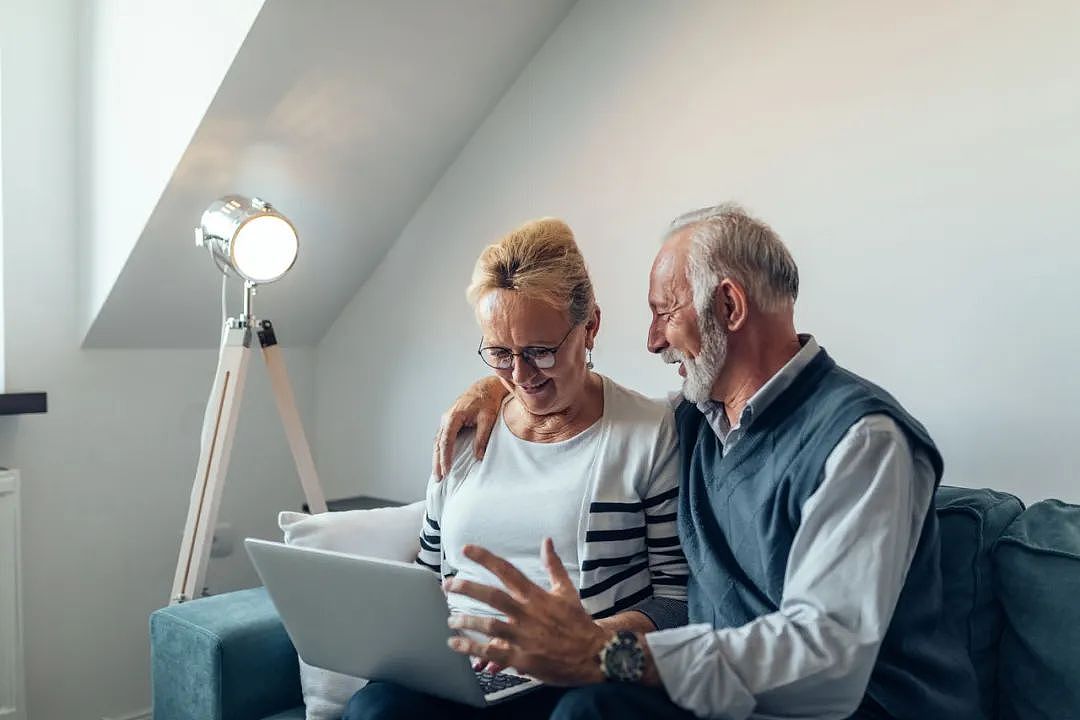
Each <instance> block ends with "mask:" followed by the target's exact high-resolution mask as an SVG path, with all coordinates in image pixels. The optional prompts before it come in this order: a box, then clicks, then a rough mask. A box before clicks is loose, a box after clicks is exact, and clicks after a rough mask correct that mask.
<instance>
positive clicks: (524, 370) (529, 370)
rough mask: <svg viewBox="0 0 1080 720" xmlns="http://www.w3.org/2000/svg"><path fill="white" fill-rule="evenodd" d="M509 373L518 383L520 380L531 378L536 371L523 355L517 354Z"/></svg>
mask: <svg viewBox="0 0 1080 720" xmlns="http://www.w3.org/2000/svg"><path fill="white" fill-rule="evenodd" d="M511 373H512V377H513V378H514V382H516V383H519V384H520V383H521V382H522V381H524V380H528V379H529V378H531V377H532V376H533V375H534V374H535V373H536V368H534V367H533V366H532V364H531V363H530V362H529V361H528V360H526V359H525V358H524V357H523V356H521V355H518V356H516V357H515V358H514V367H513V370H512V371H511Z"/></svg>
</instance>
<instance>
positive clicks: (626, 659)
mask: <svg viewBox="0 0 1080 720" xmlns="http://www.w3.org/2000/svg"><path fill="white" fill-rule="evenodd" d="M634 650H636V648H629V647H625V646H620V647H619V648H618V649H617V650H616V651H615V652H614V653H613V655H614V657H612V658H611V674H612V675H614V676H616V677H619V678H623V677H627V676H633V674H634V673H635V672H637V668H638V665H639V664H640V658H638V657H637V653H635V652H634Z"/></svg>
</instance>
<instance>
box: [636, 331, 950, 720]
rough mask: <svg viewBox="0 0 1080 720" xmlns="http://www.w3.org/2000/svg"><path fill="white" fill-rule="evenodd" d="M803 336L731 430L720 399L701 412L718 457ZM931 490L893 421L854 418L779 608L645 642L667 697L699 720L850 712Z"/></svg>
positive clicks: (833, 458)
mask: <svg viewBox="0 0 1080 720" xmlns="http://www.w3.org/2000/svg"><path fill="white" fill-rule="evenodd" d="M800 340H801V341H802V342H803V347H802V349H801V350H800V351H799V352H798V353H797V354H796V355H795V357H793V358H792V359H791V360H790V361H789V362H788V363H787V364H786V365H785V366H784V367H783V368H781V370H780V371H779V372H778V373H776V375H774V376H773V377H772V378H770V379H769V381H768V382H766V383H765V385H764V386H762V388H761V389H760V390H758V392H757V393H755V394H754V396H753V397H752V398H750V401H749V402H748V403H747V405H746V408H745V409H744V410H743V412H742V415H741V416H740V420H739V423H738V424H736V426H735V427H729V423H728V421H727V416H726V415H725V413H724V408H723V406H722V405H721V404H720V403H707V404H703V405H699V409H701V411H702V412H703V413H704V414H705V415H706V417H707V419H708V421H709V424H710V426H711V427H712V428H713V430H714V431H715V432H716V434H717V436H718V437H719V438H720V439H721V441H722V442H723V445H724V448H723V449H724V452H725V453H727V452H729V451H730V450H731V448H732V447H734V445H735V444H737V443H738V442H739V440H740V438H741V437H742V434H743V430H742V428H744V427H745V426H746V425H748V424H749V421H750V419H751V418H752V417H753V416H754V414H755V413H761V412H762V410H764V409H765V407H766V406H767V405H768V404H769V403H770V402H772V401H773V400H774V399H775V398H776V397H777V396H778V395H779V394H780V393H781V392H782V391H783V390H784V389H786V388H787V387H788V386H789V385H790V384H791V382H792V381H793V380H794V379H795V377H796V376H797V375H798V374H799V372H801V371H802V370H803V369H804V368H805V367H806V366H807V364H809V362H810V361H811V360H812V359H813V357H814V356H815V355H816V354H817V353H818V352H819V351H820V348H819V347H818V344H817V343H816V342H815V341H814V339H813V338H812V337H810V336H806V335H803V336H800ZM681 399H682V398H681V396H679V395H675V396H674V397H673V398H672V401H673V402H675V401H681ZM934 486H935V477H934V469H933V466H932V465H931V463H930V458H929V457H928V456H927V455H926V453H925V452H923V451H922V450H917V451H913V450H912V447H911V444H910V443H909V441H908V439H907V436H906V435H905V434H904V432H903V431H902V430H901V428H900V426H899V425H897V424H896V422H895V421H894V420H893V419H892V418H890V417H889V416H887V415H882V414H873V415H867V416H865V417H864V418H862V419H861V420H859V421H858V422H857V423H855V424H854V425H853V426H852V427H851V428H850V429H849V430H848V432H847V433H846V434H845V435H844V437H843V438H842V439H841V440H840V442H839V443H838V444H837V446H836V447H835V448H834V449H833V451H832V452H831V453H830V454H829V456H828V458H827V460H826V462H825V473H824V478H823V480H822V482H821V485H820V486H819V487H818V489H817V491H815V493H814V494H813V495H812V496H811V497H810V499H809V500H807V502H806V504H805V505H804V506H803V513H802V523H801V524H800V526H799V528H798V530H797V532H796V533H795V538H794V540H793V542H792V545H791V552H790V555H789V556H788V562H787V567H786V570H785V574H784V591H783V595H782V598H781V601H780V609H779V610H778V611H777V612H774V613H770V614H768V615H764V616H762V617H759V618H757V619H755V620H752V621H751V622H749V623H747V624H746V625H743V626H742V627H731V628H714V627H713V626H712V625H709V624H697V625H688V626H685V627H681V628H674V629H671V630H662V631H657V632H653V633H649V634H648V635H646V636H645V639H646V642H647V643H648V646H649V649H650V651H651V652H652V655H653V659H654V660H655V663H656V667H657V670H658V671H659V674H660V679H661V681H662V682H663V684H664V688H665V689H666V690H667V692H668V695H669V696H670V697H671V699H672V701H673V702H675V703H676V704H677V705H679V706H680V707H683V708H685V709H687V710H689V711H691V712H693V713H694V714H695V715H698V716H699V717H720V718H732V719H734V720H742V719H743V718H753V719H755V720H773V719H777V718H785V719H787V718H802V719H805V720H811V719H813V720H826V719H830V718H837V719H841V718H847V717H849V716H850V715H851V714H852V713H853V712H855V710H856V709H857V708H858V706H859V704H860V703H861V702H862V699H863V696H864V694H865V692H866V686H867V683H868V682H869V680H870V674H871V671H872V670H873V667H874V663H875V661H876V659H877V654H878V649H879V647H880V645H881V642H882V640H883V638H884V637H885V632H886V631H887V630H888V627H889V623H890V621H891V619H892V614H893V611H894V609H895V607H896V603H897V600H898V598H899V596H900V591H901V589H902V588H903V585H904V578H905V577H906V575H907V571H908V568H909V567H910V565H911V560H912V558H913V557H914V555H915V549H916V545H917V544H918V540H919V535H920V533H921V532H922V524H923V520H924V518H925V516H926V512H927V510H928V509H929V507H930V502H931V500H932V498H933V493H934Z"/></svg>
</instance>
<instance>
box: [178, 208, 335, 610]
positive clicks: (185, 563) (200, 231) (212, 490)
mask: <svg viewBox="0 0 1080 720" xmlns="http://www.w3.org/2000/svg"><path fill="white" fill-rule="evenodd" d="M195 244H196V245H198V246H199V247H206V248H208V249H209V251H210V255H211V257H212V258H213V259H214V263H215V264H216V265H217V266H218V268H219V269H220V270H221V271H222V272H223V273H225V275H226V276H237V277H240V278H241V279H243V281H244V309H243V312H242V313H241V314H240V316H239V317H230V318H228V319H227V320H226V321H225V327H224V328H223V329H222V337H221V352H220V354H219V356H218V366H217V373H216V374H215V375H214V384H213V386H212V388H211V390H210V398H209V400H208V401H207V406H206V415H205V419H204V422H203V432H202V441H201V447H200V450H199V464H198V467H197V468H196V471H195V484H194V487H192V490H191V504H190V506H189V507H188V516H187V522H186V523H185V525H184V538H183V541H182V544H181V546H180V559H179V561H178V562H177V564H176V575H175V577H174V579H173V588H172V593H171V594H170V596H169V597H170V600H171V602H172V603H180V602H184V601H186V600H192V599H194V598H197V597H200V596H202V595H203V594H205V592H204V583H205V581H206V566H207V564H208V563H209V560H210V545H211V543H212V541H213V537H214V529H215V527H216V525H217V515H218V510H219V508H220V505H221V495H222V490H223V489H224V485H225V473H226V471H227V469H228V466H229V455H230V453H231V450H232V443H233V436H234V434H235V432H236V420H237V417H238V416H239V414H240V400H241V398H242V396H243V392H244V380H245V378H246V376H247V367H248V360H249V358H250V356H251V340H252V337H251V336H252V331H253V330H254V331H255V334H256V335H257V336H258V339H259V345H260V346H261V347H262V354H263V359H264V360H265V361H266V367H267V369H268V371H269V373H270V384H271V387H272V388H273V392H274V398H275V400H276V401H277V409H278V414H280V415H281V420H282V422H283V423H284V425H285V434H286V437H287V438H288V441H289V449H290V450H291V451H292V455H293V459H294V460H295V461H296V469H297V471H298V472H299V474H300V484H301V486H302V488H303V491H304V499H305V500H307V503H308V507H309V508H310V510H311V512H313V513H320V512H325V511H326V498H325V497H324V495H323V492H322V488H321V486H320V485H319V478H318V476H317V475H316V473H315V462H314V460H313V459H312V457H311V448H310V447H309V446H308V442H307V438H306V437H305V435H304V428H303V425H302V424H301V422H300V414H299V413H298V412H297V410H296V400H295V398H294V396H293V391H292V386H291V385H290V383H289V377H288V374H287V373H286V372H285V362H284V360H283V359H282V357H281V350H280V349H279V348H278V345H277V338H276V336H275V334H274V326H273V323H271V322H270V321H269V320H259V321H256V319H255V315H254V313H253V312H252V299H253V297H254V295H255V288H256V287H257V286H258V285H263V284H266V283H270V282H273V281H275V280H278V279H280V278H281V277H282V276H283V275H284V274H285V273H286V272H288V271H289V269H290V268H291V267H292V266H293V264H294V263H295V262H296V256H297V253H298V251H299V247H300V243H299V238H298V237H297V234H296V229H295V228H294V227H293V225H292V223H290V222H289V220H288V219H287V218H286V217H285V216H284V215H282V214H281V213H279V212H277V211H276V210H275V209H274V208H272V207H271V206H270V204H269V203H267V202H265V201H263V200H260V199H259V198H252V199H248V198H244V197H241V196H239V195H227V196H225V197H223V198H221V199H220V200H216V201H214V202H213V203H212V204H211V205H210V207H209V208H207V209H206V212H204V213H203V216H202V222H201V223H200V225H199V227H197V228H195Z"/></svg>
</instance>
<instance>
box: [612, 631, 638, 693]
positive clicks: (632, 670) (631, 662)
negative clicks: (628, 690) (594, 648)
mask: <svg viewBox="0 0 1080 720" xmlns="http://www.w3.org/2000/svg"><path fill="white" fill-rule="evenodd" d="M644 670H645V652H644V651H643V650H642V649H641V647H640V646H639V645H638V642H637V637H636V636H635V635H634V634H633V633H632V632H626V631H620V632H619V633H618V635H617V636H616V637H615V638H613V639H612V641H611V644H610V645H608V647H607V648H606V651H605V652H604V674H605V675H606V676H607V677H608V679H610V680H618V681H620V682H637V681H638V680H640V679H641V676H642V674H643V673H644Z"/></svg>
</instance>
